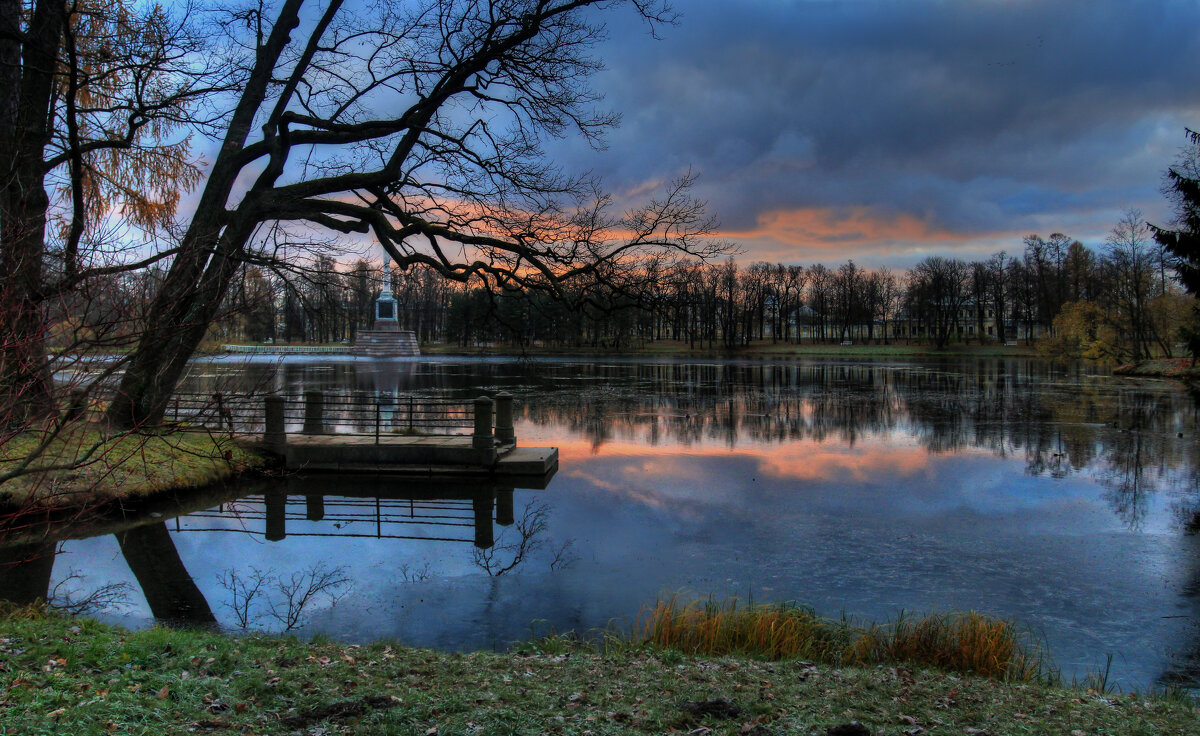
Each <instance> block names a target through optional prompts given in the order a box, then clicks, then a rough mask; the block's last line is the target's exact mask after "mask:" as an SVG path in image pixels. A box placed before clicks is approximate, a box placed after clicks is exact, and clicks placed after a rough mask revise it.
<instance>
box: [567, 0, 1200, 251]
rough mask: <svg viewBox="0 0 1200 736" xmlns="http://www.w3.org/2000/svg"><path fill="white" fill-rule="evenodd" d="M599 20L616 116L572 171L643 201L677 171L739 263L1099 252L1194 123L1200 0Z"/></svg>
mask: <svg viewBox="0 0 1200 736" xmlns="http://www.w3.org/2000/svg"><path fill="white" fill-rule="evenodd" d="M673 5H674V7H675V9H676V10H678V11H679V12H680V14H681V17H680V18H679V21H678V23H677V24H676V25H674V26H670V27H666V28H663V29H661V31H660V32H659V35H660V36H661V39H660V40H655V39H654V38H652V37H651V36H650V35H649V34H648V32H647V29H646V25H645V23H644V22H643V21H641V20H640V19H638V18H636V17H634V14H632V13H630V12H623V13H622V12H618V13H609V14H607V15H606V18H607V25H608V37H607V38H606V39H605V40H603V41H602V42H601V43H599V44H598V45H597V47H596V49H595V51H596V55H597V56H598V57H600V58H601V59H602V60H603V61H604V62H605V64H606V67H607V68H606V69H605V70H604V71H603V72H601V73H600V74H599V75H597V77H596V78H595V79H594V82H595V84H596V85H597V87H598V88H599V89H600V90H601V91H602V92H603V93H604V94H605V101H604V105H605V106H607V107H608V108H609V109H612V110H614V111H616V112H619V113H621V115H622V124H621V126H620V127H619V128H618V129H617V130H615V131H613V132H612V133H610V135H609V136H608V139H607V148H606V150H603V151H600V152H596V151H593V150H591V149H589V148H588V147H587V146H586V144H584V143H582V142H581V141H579V140H574V139H568V140H563V141H556V142H554V143H553V145H551V146H550V148H549V150H550V154H551V155H552V156H554V157H555V158H556V159H557V160H558V161H559V162H560V163H562V164H563V165H564V166H565V167H567V168H568V169H570V170H581V169H586V170H590V171H593V172H595V173H597V174H599V175H600V176H602V177H603V179H604V181H605V183H606V185H607V186H608V188H610V189H611V190H613V191H614V192H616V193H617V195H618V201H629V202H632V201H635V198H636V197H639V196H640V197H644V196H645V195H646V193H647V192H648V191H653V190H654V188H655V187H656V186H658V185H660V184H662V183H663V182H664V181H666V180H668V179H670V178H672V177H674V176H678V175H679V174H682V173H684V172H686V171H689V170H690V171H693V172H695V173H698V174H699V175H700V183H699V185H698V188H697V193H698V195H699V196H700V197H701V198H703V199H705V200H707V202H708V204H709V207H710V209H711V211H712V212H713V213H714V214H715V215H716V216H717V218H718V219H719V221H720V223H721V225H720V235H722V236H723V237H727V238H729V239H730V240H732V241H734V242H736V243H737V244H738V246H739V247H740V248H741V249H742V250H743V254H742V255H741V256H740V257H739V260H742V261H747V262H748V261H753V260H768V261H772V262H776V261H779V262H785V263H799V264H808V263H814V262H824V263H827V264H836V263H842V262H844V261H845V260H846V259H848V258H853V259H854V260H855V261H856V262H857V263H859V264H860V265H864V266H868V267H878V266H890V267H894V268H904V267H907V266H910V265H912V264H914V263H916V262H917V261H919V260H921V259H922V258H924V257H926V256H928V255H933V254H939V255H954V256H958V257H962V258H967V259H975V258H981V257H986V256H987V255H990V254H991V253H994V252H996V251H999V250H1007V251H1008V252H1010V253H1013V252H1019V251H1020V250H1021V249H1022V245H1021V239H1022V237H1024V236H1025V235H1028V234H1031V233H1037V234H1040V235H1042V236H1043V237H1045V236H1047V235H1049V234H1050V233H1052V232H1062V233H1065V234H1067V235H1069V236H1071V237H1073V238H1077V239H1079V240H1082V241H1083V242H1084V243H1085V244H1087V245H1090V246H1093V247H1099V246H1100V245H1102V244H1103V241H1104V238H1105V236H1106V235H1107V233H1108V231H1109V230H1110V229H1111V228H1112V227H1113V225H1114V224H1116V221H1117V219H1118V218H1119V217H1120V216H1121V214H1122V212H1123V211H1124V210H1126V209H1127V208H1131V207H1134V208H1138V209H1140V210H1142V211H1143V213H1144V215H1145V217H1146V218H1147V219H1148V220H1150V221H1152V222H1162V221H1163V220H1164V218H1166V217H1168V216H1169V210H1168V207H1167V205H1166V203H1165V201H1164V199H1163V197H1162V194H1161V192H1160V187H1161V184H1162V177H1163V173H1164V171H1165V169H1166V167H1167V166H1168V165H1169V164H1170V163H1171V161H1172V160H1173V159H1174V158H1175V156H1176V155H1177V154H1178V152H1179V150H1180V149H1181V148H1182V146H1183V144H1184V142H1185V138H1184V128H1185V127H1186V126H1191V127H1197V126H1200V2H1196V0H1187V1H1184V0H1137V1H1136V2H1133V1H1131V0H940V1H939V0H903V1H901V0H893V1H890V2H889V1H886V0H737V1H736V2H735V1H733V0H722V1H720V2H714V1H712V0H709V1H708V2H704V1H702V0H673Z"/></svg>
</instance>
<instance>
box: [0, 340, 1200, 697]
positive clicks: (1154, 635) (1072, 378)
mask: <svg viewBox="0 0 1200 736" xmlns="http://www.w3.org/2000/svg"><path fill="white" fill-rule="evenodd" d="M184 388H185V389H186V390H196V391H213V390H223V391H245V390H267V389H274V390H286V391H290V392H295V391H299V390H301V389H305V388H323V389H326V390H327V391H334V392H336V391H351V390H353V391H366V392H372V393H378V392H383V393H385V394H388V393H391V394H396V395H409V394H415V395H417V396H439V397H451V398H463V399H467V398H472V397H475V396H478V395H480V394H481V393H492V392H496V391H499V390H506V391H509V392H511V393H513V394H514V395H515V396H516V416H517V421H516V431H517V436H518V441H519V443H520V444H521V445H546V446H556V447H558V448H559V452H560V470H559V471H558V473H557V475H555V476H554V477H553V478H552V479H551V480H550V481H549V483H548V484H547V487H545V488H543V489H538V488H516V489H509V488H501V487H488V488H483V489H480V488H473V487H472V486H471V484H464V483H462V482H458V483H447V482H443V483H438V484H433V483H427V482H424V481H414V480H409V479H406V480H403V481H399V480H396V479H383V480H380V479H370V478H359V477H356V476H352V475H340V476H318V477H307V478H290V479H283V480H278V481H248V482H246V483H245V484H243V485H240V486H237V487H231V488H227V489H218V490H215V491H213V492H212V493H211V494H210V495H209V496H204V497H202V500H201V501H196V502H194V505H195V504H199V505H200V506H206V507H204V508H199V507H197V508H195V509H194V510H192V511H190V512H189V513H185V514H183V515H173V514H171V513H163V512H161V511H160V512H157V513H160V514H162V516H161V521H159V518H160V517H154V523H151V524H146V525H143V526H141V527H138V530H137V531H136V532H135V533H132V534H127V535H126V537H125V538H124V541H123V543H122V544H118V541H117V538H116V537H115V536H114V535H113V534H111V533H106V534H101V535H99V536H94V537H90V538H84V539H74V540H70V541H66V542H63V543H61V544H60V545H59V549H58V553H57V555H56V556H55V557H54V558H52V565H53V567H52V570H51V571H50V573H49V574H50V583H49V585H50V588H51V589H52V590H53V591H54V592H55V595H56V597H57V598H59V599H60V600H74V601H76V602H78V601H80V599H81V598H84V597H86V596H87V595H88V594H89V593H93V592H95V591H97V590H98V589H99V590H101V593H102V596H101V598H106V599H107V600H100V601H95V602H96V603H98V604H100V605H99V610H97V611H95V613H94V615H97V616H98V617H100V618H103V619H106V620H113V621H117V622H120V623H124V624H126V625H134V626H140V625H145V624H148V623H150V622H151V621H152V620H153V616H152V611H158V612H159V613H160V614H161V615H166V614H165V613H164V612H166V611H172V610H175V611H176V612H177V613H178V614H179V616H178V617H180V618H188V617H196V618H200V619H203V618H206V612H210V613H211V616H212V617H214V618H215V619H216V620H217V621H218V622H219V624H220V625H221V626H222V627H225V628H229V629H234V630H236V629H240V628H247V629H250V630H266V631H279V630H282V629H284V628H287V627H289V626H290V627H291V629H292V630H294V631H297V632H298V633H300V634H302V635H313V634H317V633H323V634H327V635H329V636H331V637H334V638H337V639H344V640H352V641H361V640H366V639H374V638H393V639H398V640H400V641H402V642H404V643H406V644H411V645H417V646H431V647H440V648H448V649H462V648H504V647H506V646H508V645H509V644H510V643H511V642H513V641H515V640H519V639H522V638H526V637H528V636H530V635H531V633H546V632H549V631H557V632H565V631H570V630H575V631H579V632H584V631H590V630H594V629H598V628H602V627H605V626H609V625H629V624H630V623H631V622H633V621H634V620H635V619H636V617H637V614H638V612H639V610H640V609H641V608H642V606H644V605H646V604H652V603H653V602H654V601H655V600H656V599H657V598H658V597H659V596H663V595H672V594H681V595H683V596H685V597H693V596H706V595H714V596H717V597H722V598H723V597H725V596H741V597H753V599H754V600H756V601H781V600H795V601H799V602H802V603H805V604H809V605H811V606H813V607H815V608H816V609H817V610H818V611H820V612H822V613H824V614H828V615H832V616H837V615H840V614H841V613H843V612H844V613H846V614H851V615H855V616H861V617H865V618H872V619H876V620H883V619H887V618H890V617H894V616H896V615H897V614H898V613H899V612H900V611H915V612H928V611H946V610H976V611H981V612H985V613H988V614H993V615H996V616H1001V617H1006V618H1011V619H1014V620H1015V621H1017V622H1019V624H1020V625H1022V626H1023V627H1027V628H1028V629H1029V630H1030V631H1032V632H1034V633H1035V634H1036V635H1037V636H1040V637H1044V639H1045V641H1046V643H1047V645H1048V647H1049V651H1050V654H1051V657H1052V659H1053V662H1054V664H1055V665H1056V666H1057V667H1059V668H1060V669H1061V671H1062V672H1063V674H1064V675H1065V676H1066V677H1067V678H1068V679H1070V678H1072V677H1080V678H1082V677H1084V676H1086V675H1087V673H1088V672H1092V671H1098V670H1101V669H1103V668H1104V667H1105V663H1106V659H1107V657H1108V655H1112V673H1111V675H1110V681H1115V682H1117V683H1118V684H1119V685H1121V686H1123V687H1149V686H1153V685H1160V684H1166V683H1177V684H1184V685H1188V686H1195V683H1196V682H1197V677H1198V675H1200V597H1198V595H1200V536H1198V535H1196V534H1195V532H1196V530H1197V529H1198V528H1200V516H1198V509H1200V485H1198V480H1200V474H1198V472H1197V471H1198V464H1197V454H1198V453H1197V450H1198V448H1200V446H1198V445H1197V434H1196V420H1197V410H1196V404H1195V403H1194V402H1193V400H1192V399H1191V398H1190V397H1189V396H1188V395H1187V393H1186V392H1184V391H1183V390H1182V389H1181V388H1180V387H1179V386H1178V385H1177V384H1173V383H1170V382H1166V381H1146V380H1139V381H1135V380H1124V379H1118V378H1113V377H1111V376H1109V375H1105V374H1103V373H1099V372H1097V371H1096V370H1094V369H1090V368H1087V367H1078V366H1077V367H1071V368H1063V367H1054V366H1050V365H1047V364H1044V363H1041V362H1037V361H1031V360H1002V359H994V360H962V361H956V360H950V361H908V362H901V361H880V362H867V363H864V362H836V361H829V362H816V361H796V362H748V361H747V362H739V361H715V360H709V361H640V360H571V359H561V360H546V359H540V360H536V361H530V360H516V359H467V358H461V359H460V358H445V359H443V358H420V359H414V360H375V361H372V360H351V359H346V360H328V359H293V358H289V359H286V360H280V359H278V358H275V359H266V360H254V361H249V362H248V361H247V360H246V359H245V358H239V359H236V360H234V359H228V358H223V359H211V360H203V361H198V362H196V363H195V364H194V365H193V366H192V372H191V375H190V377H189V378H188V381H187V385H186V386H185V387H184ZM481 490H482V491H483V492H484V495H486V496H487V498H488V503H487V507H486V508H485V509H483V510H482V516H481V508H480V506H479V503H478V501H473V500H472V499H473V497H475V496H477V495H478V492H479V491H481ZM493 504H494V505H493ZM172 517H173V518H172ZM493 521H495V523H494V524H493ZM505 522H507V523H505ZM272 524H274V525H275V528H274V529H272V528H271V527H272ZM98 531H103V529H101V530H98ZM481 534H482V535H483V537H482V538H481V537H480V535H481ZM489 537H490V538H489ZM481 540H482V541H483V542H484V543H486V542H488V541H491V542H493V544H492V545H491V547H489V548H487V549H481V548H480V547H478V546H477V545H476V544H475V542H480V541H481ZM45 564H47V563H45V562H43V565H45ZM43 573H44V568H43ZM33 577H34V578H35V579H36V578H37V576H36V575H34V576H33ZM13 579H15V578H13ZM39 584H41V585H44V584H45V583H44V579H43V582H42V583H39ZM105 586H108V587H105ZM301 602H303V605H300V604H301ZM93 608H95V606H93ZM197 612H199V613H197ZM171 617H172V618H174V617H176V616H171Z"/></svg>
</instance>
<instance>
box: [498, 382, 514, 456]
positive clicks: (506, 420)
mask: <svg viewBox="0 0 1200 736" xmlns="http://www.w3.org/2000/svg"><path fill="white" fill-rule="evenodd" d="M496 442H497V443H498V444H500V445H515V444H517V434H516V431H514V430H513V396H512V394H510V393H509V392H507V391H501V392H500V393H498V394H496Z"/></svg>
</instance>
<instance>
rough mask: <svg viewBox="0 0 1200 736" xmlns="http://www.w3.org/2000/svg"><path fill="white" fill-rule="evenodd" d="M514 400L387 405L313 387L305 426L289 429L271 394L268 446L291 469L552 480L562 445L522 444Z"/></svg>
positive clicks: (284, 409)
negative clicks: (335, 397) (329, 396)
mask: <svg viewBox="0 0 1200 736" xmlns="http://www.w3.org/2000/svg"><path fill="white" fill-rule="evenodd" d="M512 401H513V397H512V395H511V394H508V393H505V392H501V393H499V394H497V395H496V396H495V397H494V398H492V397H487V396H481V397H479V398H477V399H475V400H474V401H473V402H472V403H471V408H470V410H469V413H468V411H467V410H465V407H462V405H461V404H459V405H457V406H453V407H451V406H449V405H448V404H447V402H444V401H434V400H430V399H426V400H423V401H417V400H415V399H414V400H411V401H409V402H408V403H407V404H406V403H402V402H396V403H394V404H389V405H387V406H386V407H385V406H384V405H383V404H381V403H378V402H376V403H374V404H369V405H364V404H363V403H362V402H354V403H347V402H345V401H336V400H334V401H327V400H326V397H325V396H324V395H323V393H322V392H320V391H308V392H305V397H304V405H303V424H302V426H301V428H300V431H298V432H297V431H292V432H288V431H287V417H288V405H287V401H286V400H285V399H284V398H283V397H279V396H268V397H266V399H265V413H264V424H265V431H264V433H263V447H264V448H265V449H266V450H267V451H269V452H272V453H274V454H276V455H278V456H280V457H282V458H283V462H284V467H285V468H287V469H290V470H302V471H305V472H310V473H312V472H337V473H374V474H379V473H392V474H403V475H423V476H432V475H446V476H476V477H545V478H548V477H549V476H551V475H553V474H554V473H555V472H556V471H557V470H558V448H556V447H518V446H517V437H516V433H515V431H514V428H513V414H512ZM331 410H332V411H331ZM293 416H295V414H294V413H293ZM339 428H341V429H346V428H349V429H350V430H357V431H338V430H339ZM467 428H469V429H470V430H471V433H470V434H465V430H466V429H467ZM455 429H457V430H462V431H463V432H464V433H458V434H452V433H451V431H452V430H455Z"/></svg>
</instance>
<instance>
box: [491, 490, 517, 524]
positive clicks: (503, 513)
mask: <svg viewBox="0 0 1200 736" xmlns="http://www.w3.org/2000/svg"><path fill="white" fill-rule="evenodd" d="M514 521H516V519H514V518H513V489H511V488H500V489H497V490H496V523H497V524H499V525H500V526H512V524H513V522H514Z"/></svg>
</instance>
